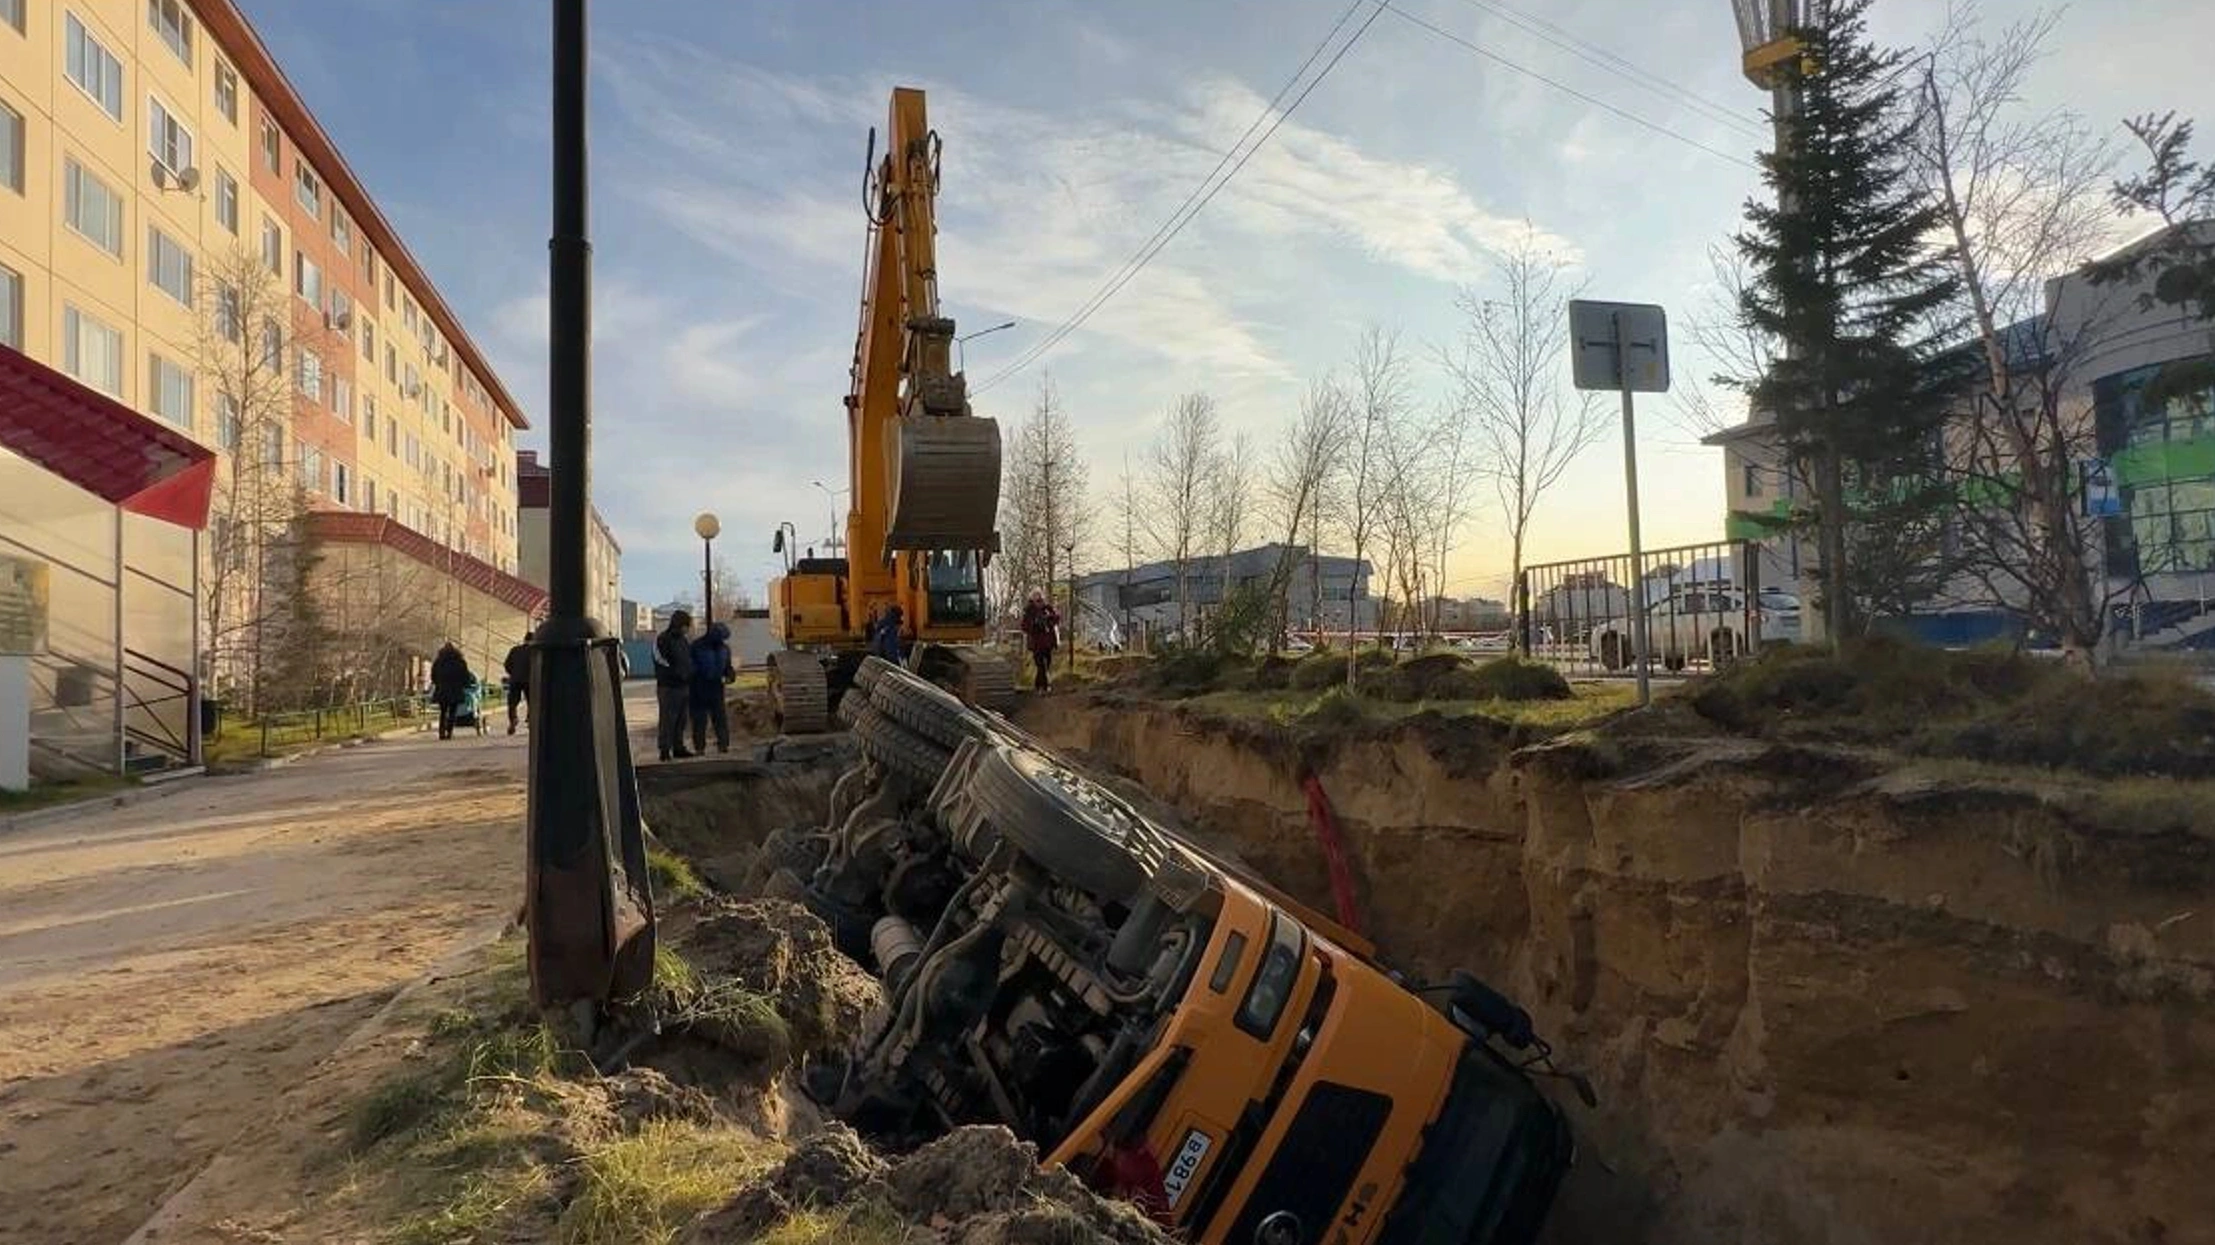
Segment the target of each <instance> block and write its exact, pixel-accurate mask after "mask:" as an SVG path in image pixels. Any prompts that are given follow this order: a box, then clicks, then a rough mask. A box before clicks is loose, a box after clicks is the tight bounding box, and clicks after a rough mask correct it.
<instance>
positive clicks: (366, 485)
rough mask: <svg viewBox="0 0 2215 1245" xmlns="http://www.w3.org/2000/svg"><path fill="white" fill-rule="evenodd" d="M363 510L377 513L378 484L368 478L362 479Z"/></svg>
mask: <svg viewBox="0 0 2215 1245" xmlns="http://www.w3.org/2000/svg"><path fill="white" fill-rule="evenodd" d="M361 508H362V509H364V510H366V511H368V512H369V513H371V514H375V513H377V482H376V481H375V480H373V479H371V478H369V477H368V476H363V477H362V478H361Z"/></svg>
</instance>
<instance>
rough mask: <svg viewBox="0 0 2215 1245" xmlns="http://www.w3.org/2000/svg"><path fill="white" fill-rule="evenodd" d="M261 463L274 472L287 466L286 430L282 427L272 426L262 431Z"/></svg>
mask: <svg viewBox="0 0 2215 1245" xmlns="http://www.w3.org/2000/svg"><path fill="white" fill-rule="evenodd" d="M261 461H262V466H264V467H267V468H269V469H270V470H272V471H274V470H276V469H277V468H279V467H282V466H284V465H285V430H284V428H283V427H282V426H281V425H278V424H270V425H267V426H266V427H264V428H263V429H262V430H261Z"/></svg>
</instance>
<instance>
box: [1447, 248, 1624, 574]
mask: <svg viewBox="0 0 2215 1245" xmlns="http://www.w3.org/2000/svg"><path fill="white" fill-rule="evenodd" d="M1495 279H1496V281H1497V285H1498V288H1497V289H1496V290H1495V291H1494V294H1495V295H1496V297H1490V298H1488V297H1485V296H1484V295H1483V294H1481V293H1479V292H1478V291H1476V290H1474V289H1469V290H1463V291H1462V292H1461V294H1460V296H1459V297H1458V298H1457V299H1456V300H1455V301H1456V306H1458V307H1459V308H1460V309H1461V312H1462V315H1463V317H1464V319H1465V322H1466V323H1465V328H1464V331H1463V339H1462V343H1461V348H1460V350H1459V351H1458V352H1457V353H1455V354H1454V355H1453V356H1452V357H1451V359H1450V361H1449V370H1450V371H1451V373H1452V375H1453V378H1454V380H1455V381H1456V383H1457V386H1458V388H1459V390H1460V401H1461V404H1462V406H1463V407H1464V409H1466V410H1467V411H1469V412H1470V418H1471V422H1472V425H1473V428H1474V436H1475V440H1476V446H1477V449H1476V454H1477V460H1478V461H1479V462H1480V463H1481V464H1482V465H1483V469H1484V471H1485V474H1486V475H1487V476H1489V477H1490V479H1491V481H1492V486H1493V491H1494V493H1495V494H1496V496H1497V497H1498V499H1499V505H1500V511H1501V514H1502V516H1503V517H1504V518H1505V520H1506V524H1507V538H1508V558H1509V578H1508V582H1509V584H1510V585H1514V584H1517V583H1520V582H1521V580H1522V574H1523V549H1524V545H1525V543H1526V541H1527V539H1528V538H1529V535H1530V523H1531V516H1532V515H1533V514H1534V513H1536V512H1537V509H1538V503H1539V501H1540V499H1541V498H1543V497H1544V496H1545V495H1546V493H1547V491H1548V490H1550V489H1552V488H1553V486H1554V485H1555V484H1557V483H1559V482H1560V480H1561V477H1562V474H1563V473H1564V472H1566V471H1567V470H1568V469H1569V464H1570V463H1572V462H1574V461H1576V457H1577V455H1579V454H1581V453H1583V452H1584V451H1585V450H1586V449H1587V448H1589V447H1590V446H1591V445H1592V443H1593V442H1594V441H1596V440H1598V439H1599V437H1600V436H1601V434H1602V433H1604V432H1605V431H1606V429H1607V424H1606V422H1605V420H1604V419H1603V417H1602V414H1601V412H1600V411H1599V409H1598V408H1597V407H1596V406H1595V405H1594V403H1593V401H1592V400H1591V398H1590V396H1589V395H1585V394H1578V395H1576V396H1575V397H1569V396H1568V395H1566V394H1565V393H1564V391H1563V387H1562V385H1563V377H1562V352H1563V350H1564V348H1565V345H1566V342H1567V332H1566V330H1565V328H1564V326H1565V325H1566V324H1567V323H1568V306H1569V301H1570V300H1571V299H1573V298H1575V297H1576V296H1577V294H1578V293H1579V292H1580V287H1578V286H1575V285H1572V284H1571V283H1570V281H1569V266H1568V264H1567V263H1566V262H1565V261H1563V260H1562V259H1560V258H1559V257H1558V256H1556V255H1554V254H1553V253H1551V252H1549V251H1548V250H1546V249H1545V248H1544V247H1543V246H1542V245H1541V244H1540V243H1539V241H1538V238H1537V235H1536V233H1535V231H1526V232H1525V233H1524V234H1523V235H1522V236H1521V237H1520V238H1518V239H1517V240H1516V241H1515V242H1513V243H1511V244H1510V245H1509V246H1508V248H1507V249H1506V250H1504V251H1503V252H1501V254H1500V256H1499V258H1498V260H1497V261H1496V273H1495ZM1511 591H1512V588H1511Z"/></svg>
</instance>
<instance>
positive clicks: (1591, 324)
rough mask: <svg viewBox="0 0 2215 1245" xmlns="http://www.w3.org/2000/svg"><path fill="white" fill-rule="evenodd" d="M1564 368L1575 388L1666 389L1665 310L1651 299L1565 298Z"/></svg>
mask: <svg viewBox="0 0 2215 1245" xmlns="http://www.w3.org/2000/svg"><path fill="white" fill-rule="evenodd" d="M1569 370H1570V373H1571V375H1572V376H1573V378H1574V379H1575V381H1576V385H1577V388H1579V389H1606V390H1610V391H1613V390H1619V389H1628V390H1630V391H1631V392H1633V393H1667V392H1669V314H1668V313H1667V312H1665V311H1663V310H1662V309H1661V308H1659V307H1656V306H1654V305H1653V304H1651V303H1595V302H1588V301H1586V300H1584V299H1581V298H1580V299H1577V300H1575V301H1574V302H1571V303H1570V304H1569Z"/></svg>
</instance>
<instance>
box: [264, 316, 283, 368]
mask: <svg viewBox="0 0 2215 1245" xmlns="http://www.w3.org/2000/svg"><path fill="white" fill-rule="evenodd" d="M261 362H262V366H263V367H266V368H268V369H269V370H270V371H272V372H275V373H276V374H277V375H279V376H282V375H284V374H285V330H284V326H283V325H281V324H279V323H277V317H275V316H263V317H262V322H261Z"/></svg>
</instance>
